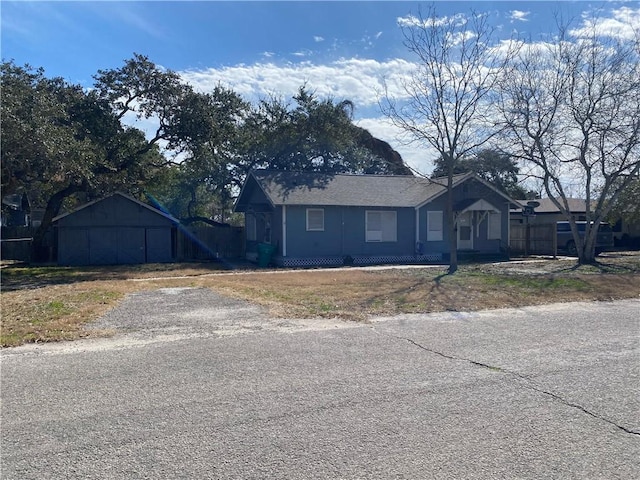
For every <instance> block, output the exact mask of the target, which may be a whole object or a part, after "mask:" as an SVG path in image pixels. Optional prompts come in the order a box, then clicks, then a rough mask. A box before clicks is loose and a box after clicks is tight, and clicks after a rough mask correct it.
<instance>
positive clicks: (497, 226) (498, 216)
mask: <svg viewBox="0 0 640 480" xmlns="http://www.w3.org/2000/svg"><path fill="white" fill-rule="evenodd" d="M487 239H488V240H502V213H501V212H489V215H488V217H487Z"/></svg>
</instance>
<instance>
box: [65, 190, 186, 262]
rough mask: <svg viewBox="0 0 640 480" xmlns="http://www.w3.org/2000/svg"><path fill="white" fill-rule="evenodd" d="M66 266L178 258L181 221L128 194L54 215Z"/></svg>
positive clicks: (164, 260) (117, 194) (121, 194)
mask: <svg viewBox="0 0 640 480" xmlns="http://www.w3.org/2000/svg"><path fill="white" fill-rule="evenodd" d="M53 222H54V226H55V227H56V230H57V239H58V263H59V264H61V265H117V264H135V263H156V262H158V263H160V262H172V261H175V260H176V238H177V224H178V220H176V219H175V218H173V217H172V216H170V215H168V214H165V213H163V212H161V211H160V210H157V209H155V208H153V207H151V206H149V205H147V204H145V203H143V202H140V201H138V200H136V199H135V198H132V197H129V196H128V195H125V194H123V193H120V192H118V193H114V194H113V195H111V196H109V197H106V198H103V199H101V200H97V201H95V202H91V203H88V204H86V205H84V206H82V207H80V208H79V209H77V210H75V211H73V212H71V213H67V214H65V215H60V216H58V217H56V218H54V220H53Z"/></svg>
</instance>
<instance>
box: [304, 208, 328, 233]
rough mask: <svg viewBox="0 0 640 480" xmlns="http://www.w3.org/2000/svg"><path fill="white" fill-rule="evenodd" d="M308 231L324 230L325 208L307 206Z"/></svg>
mask: <svg viewBox="0 0 640 480" xmlns="http://www.w3.org/2000/svg"><path fill="white" fill-rule="evenodd" d="M307 231H310V232H322V231H324V209H322V208H307Z"/></svg>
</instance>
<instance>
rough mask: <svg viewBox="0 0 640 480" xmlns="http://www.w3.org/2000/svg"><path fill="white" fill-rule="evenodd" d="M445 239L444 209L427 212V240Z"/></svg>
mask: <svg viewBox="0 0 640 480" xmlns="http://www.w3.org/2000/svg"><path fill="white" fill-rule="evenodd" d="M442 239H443V218H442V211H433V212H427V242H437V241H441V240H442Z"/></svg>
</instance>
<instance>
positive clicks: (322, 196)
mask: <svg viewBox="0 0 640 480" xmlns="http://www.w3.org/2000/svg"><path fill="white" fill-rule="evenodd" d="M471 178H474V179H476V180H478V181H480V182H481V183H483V184H485V185H486V186H488V187H489V188H491V189H493V190H495V191H496V192H498V193H499V194H500V195H502V196H504V197H505V198H507V199H508V200H509V201H511V199H509V198H508V197H507V196H506V195H504V194H503V193H501V192H499V191H498V190H496V189H495V188H494V187H493V186H491V185H489V184H487V183H486V182H485V181H484V180H482V179H480V178H479V177H478V176H476V175H474V174H473V173H465V174H461V175H456V176H454V178H453V185H454V186H457V185H459V184H461V183H463V182H465V181H467V180H469V179H471ZM442 180H444V182H443V181H442ZM252 181H255V183H256V184H257V186H258V187H259V188H260V189H261V190H262V192H263V193H264V195H265V196H266V198H267V199H268V200H269V202H270V203H271V205H272V206H276V205H314V206H354V207H373V206H375V207H396V208H397V207H411V208H418V207H421V206H423V205H425V204H427V203H429V202H431V201H432V200H434V199H435V198H437V197H439V196H440V195H442V194H443V193H444V192H446V190H447V187H446V185H445V183H446V179H441V181H440V182H437V181H434V180H431V179H428V178H424V177H414V176H408V175H354V174H323V173H315V172H289V171H276V170H254V171H253V172H251V173H250V175H249V177H248V179H247V182H245V187H246V186H247V184H248V183H249V182H252ZM244 191H245V189H244V187H243V190H242V192H241V193H240V195H239V196H238V201H237V202H236V211H244V208H245V204H244V203H243V193H244Z"/></svg>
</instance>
